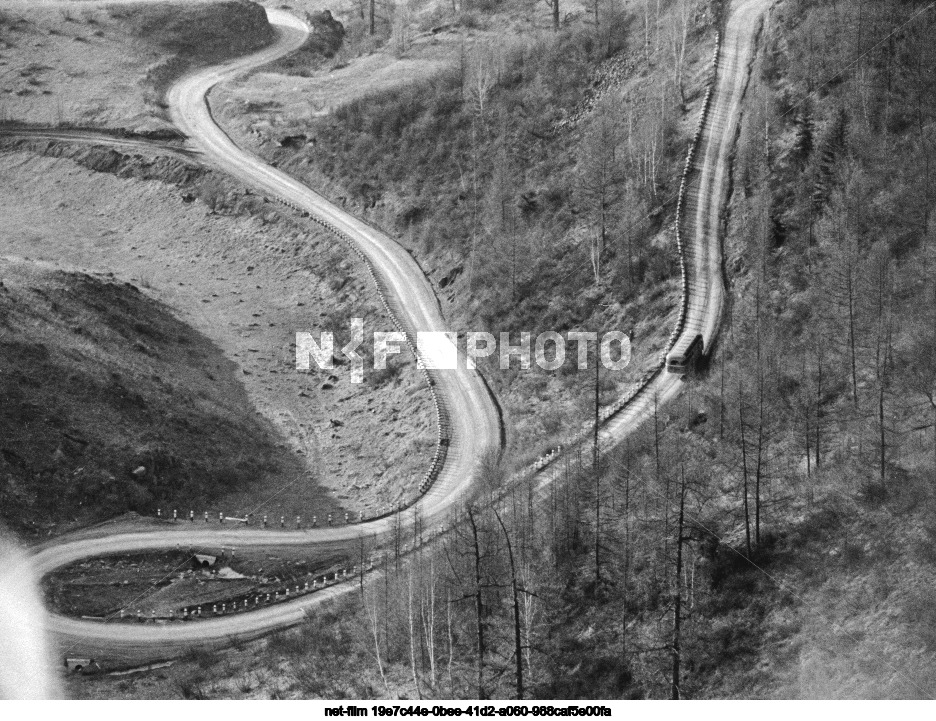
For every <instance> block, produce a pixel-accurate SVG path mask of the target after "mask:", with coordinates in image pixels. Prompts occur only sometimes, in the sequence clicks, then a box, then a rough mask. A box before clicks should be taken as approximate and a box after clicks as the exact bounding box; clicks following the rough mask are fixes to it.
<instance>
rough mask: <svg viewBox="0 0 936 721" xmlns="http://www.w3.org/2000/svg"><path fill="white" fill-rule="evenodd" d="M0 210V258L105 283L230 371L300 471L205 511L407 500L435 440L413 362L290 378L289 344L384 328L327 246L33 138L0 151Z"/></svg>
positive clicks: (363, 281)
mask: <svg viewBox="0 0 936 721" xmlns="http://www.w3.org/2000/svg"><path fill="white" fill-rule="evenodd" d="M37 152H38V153H41V155H39V154H37ZM92 168H94V169H95V170H92ZM98 171H102V172H98ZM155 178H160V180H155ZM170 183H172V184H170ZM0 208H2V209H3V216H4V218H5V220H6V223H5V224H4V226H3V228H2V229H0V247H2V248H3V253H4V255H6V256H7V257H13V258H17V259H29V260H30V261H43V262H47V263H50V264H51V265H52V266H53V267H64V268H76V269H88V270H94V271H101V272H110V273H113V274H114V276H115V278H117V279H119V280H122V281H130V282H132V283H134V284H135V285H137V286H138V287H140V288H141V289H142V290H143V292H144V293H146V294H147V295H150V296H152V297H153V298H155V299H157V300H159V301H161V302H163V303H165V304H166V305H167V306H169V307H171V308H172V309H173V310H174V311H175V312H176V313H178V316H179V318H180V320H181V321H183V322H185V323H187V324H189V325H191V326H192V327H193V328H194V329H196V330H197V331H199V332H201V333H203V334H204V336H206V337H207V338H208V339H209V340H210V341H212V342H213V343H214V344H216V345H217V346H218V347H219V348H220V349H221V350H222V352H223V353H224V356H225V357H226V358H227V359H229V360H230V361H232V362H233V366H232V369H231V370H229V371H228V372H233V374H234V377H235V378H236V381H237V382H238V383H242V384H243V387H244V388H245V390H246V396H247V402H248V403H250V404H251V405H252V406H253V407H254V408H255V409H256V412H257V413H258V414H260V415H261V416H262V417H263V419H265V420H266V421H268V422H269V423H271V424H272V427H273V432H274V433H275V434H278V436H279V437H280V439H281V441H282V442H283V443H284V444H285V445H286V447H287V448H288V450H289V452H290V453H291V455H292V456H294V457H295V458H296V459H297V462H298V464H299V467H300V471H299V472H298V473H285V472H284V473H280V474H271V475H269V476H268V477H266V478H257V479H254V480H253V481H252V483H251V485H250V487H249V488H239V489H226V492H225V493H224V494H223V495H221V496H219V497H218V498H217V499H216V500H217V503H223V504H224V509H223V510H224V511H225V512H227V513H239V512H240V513H246V512H247V511H250V510H252V511H254V512H255V513H256V514H259V515H262V514H264V513H268V514H269V515H270V517H271V518H276V519H277V520H278V518H279V516H280V515H285V516H286V517H287V518H294V516H295V515H302V516H303V517H304V518H305V519H307V520H308V519H310V517H311V515H312V514H317V515H319V516H320V517H323V516H324V515H325V513H326V512H327V511H329V510H341V509H350V510H351V511H353V512H355V513H357V512H358V511H364V512H365V513H367V514H368V515H372V514H373V513H375V512H378V511H381V510H383V509H384V508H385V507H386V506H388V505H390V504H393V503H396V502H397V501H398V500H399V499H400V498H401V497H402V496H403V495H404V494H405V493H407V492H410V493H412V491H413V488H412V486H413V485H414V484H416V483H418V481H419V478H420V476H421V473H422V472H423V470H424V468H425V466H426V465H427V464H428V462H429V460H430V458H431V456H432V452H433V450H434V449H433V446H432V439H434V436H435V429H434V428H433V427H432V420H433V418H434V415H433V414H432V413H431V408H430V401H429V397H428V393H427V392H426V389H425V387H424V384H423V381H422V378H421V376H420V375H419V374H417V373H416V372H415V369H414V366H413V364H412V362H411V360H410V359H408V358H401V359H400V360H396V359H394V360H392V361H391V364H390V367H389V369H388V370H387V371H385V372H379V373H374V372H368V373H367V374H366V376H365V383H363V384H353V383H351V382H350V377H349V373H348V372H347V370H346V367H345V366H342V365H340V364H339V365H337V366H336V369H335V370H334V371H317V370H314V371H312V372H309V373H300V372H297V371H296V370H295V350H294V339H295V333H296V332H297V331H312V332H316V331H319V330H322V329H334V330H335V331H337V335H336V346H339V347H340V345H342V344H343V342H344V341H343V337H346V336H347V331H346V329H347V328H348V325H349V321H350V318H352V317H361V318H363V319H364V322H365V330H366V331H367V332H370V331H372V330H390V325H389V321H388V319H387V318H386V317H385V316H384V315H383V312H382V311H381V309H380V307H379V305H378V302H377V300H376V295H375V293H374V290H373V288H371V287H370V283H369V281H368V280H367V278H366V275H365V274H364V272H363V268H362V267H360V266H359V265H358V263H357V262H356V261H352V259H351V257H350V254H349V253H348V252H347V250H346V248H345V247H344V246H343V245H341V244H340V243H339V242H338V241H337V240H335V239H334V237H333V236H331V235H329V234H327V233H324V232H322V231H315V230H314V229H312V228H306V227H301V226H299V225H297V224H296V223H294V222H292V221H290V220H288V219H286V218H285V217H284V216H282V215H281V214H280V211H279V209H278V207H275V206H274V205H273V204H272V203H269V202H266V200H265V199H264V198H262V197H259V196H257V195H255V194H251V193H250V192H249V191H247V190H245V189H243V188H240V187H237V186H235V185H233V184H231V183H230V182H229V181H227V180H225V179H224V177H223V176H220V175H218V174H214V173H212V172H209V171H206V170H204V169H202V168H199V167H198V166H195V165H192V164H188V163H186V162H185V161H182V160H178V159H166V158H163V157H159V156H157V155H153V156H146V155H145V154H135V155H133V156H128V155H124V154H122V153H120V152H119V151H116V150H114V149H107V148H92V149H89V148H87V147H77V146H67V145H63V144H58V143H45V142H42V141H38V142H37V141H30V148H29V149H27V148H25V147H23V146H22V145H21V144H20V145H18V146H17V147H16V148H9V147H8V148H7V149H6V150H5V151H3V153H2V154H0ZM53 450H54V449H53ZM195 482H197V479H196V480H195ZM284 488H286V490H282V489H284ZM329 496H330V498H329ZM268 499H272V500H269V501H268V502H266V503H265V504H264V501H267V500H268ZM187 510H188V509H186V511H185V512H186V513H187ZM196 510H198V509H196Z"/></svg>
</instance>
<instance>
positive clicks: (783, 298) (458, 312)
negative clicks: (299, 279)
mask: <svg viewBox="0 0 936 721" xmlns="http://www.w3.org/2000/svg"><path fill="white" fill-rule="evenodd" d="M497 7H499V6H498V4H497V3H491V7H490V8H488V10H490V11H493V10H495V9H496V8H497ZM594 7H595V9H596V10H595V14H594V15H592V14H590V13H589V14H586V15H582V16H576V17H573V18H571V19H570V20H568V21H566V22H563V23H561V27H560V28H559V30H558V32H556V33H555V34H554V35H550V36H549V37H540V38H538V39H537V40H536V41H535V42H530V43H526V44H522V45H518V46H516V47H512V46H504V47H502V48H492V47H491V46H485V45H483V44H476V45H474V46H473V47H471V48H466V50H465V53H464V55H463V59H462V62H461V63H459V64H458V66H457V68H455V69H454V70H451V71H446V72H444V73H441V74H440V75H439V77H437V78H434V79H432V80H431V81H426V82H422V83H418V84H414V85H412V86H410V87H405V88H403V89H395V90H394V91H392V92H386V93H381V94H378V95H375V96H369V97H367V98H364V99H361V100H355V101H353V102H351V103H349V104H347V105H344V106H341V107H338V108H336V109H335V110H334V111H333V112H332V113H330V114H329V115H327V116H324V117H322V118H316V119H314V120H311V121H308V122H306V123H305V124H304V125H302V126H297V127H280V128H279V131H280V132H281V134H290V135H289V137H292V135H291V134H296V133H302V134H304V135H305V136H307V137H309V138H314V139H315V141H316V142H315V143H314V144H312V143H310V144H309V145H307V146H305V148H304V149H300V150H298V151H297V150H296V149H295V148H291V147H288V146H283V145H280V146H279V147H277V148H276V149H274V150H269V149H268V150H267V152H269V153H270V154H271V155H273V156H274V158H275V160H276V161H277V162H278V163H279V164H281V166H282V167H284V168H286V169H287V170H289V172H291V173H294V174H296V175H297V176H299V177H302V178H303V179H304V180H306V181H307V182H309V183H310V184H312V185H318V186H319V187H321V186H323V185H325V184H326V180H323V179H327V187H326V189H327V190H328V191H329V194H330V195H332V197H335V198H336V199H339V200H340V201H341V202H344V203H346V204H347V205H348V206H349V208H352V209H355V210H359V211H360V212H362V213H364V214H365V215H366V216H367V217H368V218H369V219H370V220H372V221H374V222H379V223H381V224H383V225H385V226H387V227H388V228H389V229H390V230H392V231H394V232H395V233H397V234H398V235H400V236H401V237H402V238H403V241H404V242H405V243H406V244H407V245H408V247H410V249H411V250H412V251H413V253H414V254H415V255H416V257H417V258H418V259H419V260H420V262H421V263H422V264H423V267H425V268H427V270H428V272H429V273H430V275H431V276H432V278H433V280H434V281H435V282H436V284H437V287H438V288H439V289H440V290H441V291H442V294H443V296H444V298H445V301H444V302H445V303H446V311H447V312H448V313H449V314H450V315H451V317H453V318H454V319H455V320H456V321H457V322H459V323H463V324H465V325H468V324H472V323H480V324H481V326H482V327H486V328H494V329H496V330H519V329H521V328H522V329H524V330H529V331H538V330H545V329H547V328H548V329H556V330H563V331H565V330H573V329H576V328H582V327H598V328H604V327H605V326H609V325H615V326H616V327H621V326H624V327H628V326H629V325H632V326H634V327H637V328H638V329H639V330H640V331H641V332H639V333H638V334H637V338H638V342H637V344H636V345H637V346H640V343H641V342H642V343H643V347H642V349H640V348H638V362H644V363H646V362H655V361H657V360H658V358H659V350H660V348H661V346H662V344H663V342H664V341H665V338H666V336H667V334H668V332H669V330H670V327H671V322H672V320H673V318H674V316H675V309H676V303H677V292H676V281H675V275H676V273H677V268H678V259H677V256H676V252H675V247H674V243H673V235H672V220H673V212H674V205H675V191H676V188H678V183H679V171H680V169H681V162H682V158H683V157H684V152H685V147H686V142H687V140H688V139H689V138H690V137H691V134H692V131H693V130H694V122H695V119H696V117H697V115H696V112H695V111H696V110H697V109H698V105H699V103H700V101H701V97H702V93H703V92H704V79H705V77H706V67H707V66H706V60H707V59H708V58H710V56H711V49H712V43H713V40H714V34H715V31H716V30H717V29H718V27H719V23H720V18H721V17H722V15H723V14H724V8H722V7H721V6H720V5H719V4H714V3H712V4H710V3H705V2H701V3H692V2H689V1H688V0H674V1H673V2H660V3H659V4H654V3H642V2H638V3H636V4H634V5H632V6H631V5H628V6H623V7H618V8H615V9H612V8H611V7H610V4H609V5H608V6H605V5H604V4H601V3H595V6H594ZM537 8H538V11H539V12H545V10H543V8H542V7H541V6H537ZM453 11H454V6H453ZM460 11H461V14H460V15H459V20H458V22H460V23H466V22H468V21H467V20H466V19H465V16H464V14H465V12H469V11H470V12H473V13H475V15H474V17H475V18H477V17H482V18H483V16H484V12H485V10H484V9H478V8H476V7H472V6H469V5H468V4H465V6H463V7H461V6H460ZM595 18H597V22H596V21H595ZM476 21H477V20H473V21H472V22H476ZM934 31H936V5H934V4H932V3H925V2H916V1H913V2H900V1H897V0H881V1H876V0H837V2H834V3H827V2H818V1H815V2H812V1H809V0H785V1H784V2H780V3H778V4H777V5H775V6H774V8H773V9H772V11H771V13H770V14H769V16H768V18H767V19H766V21H765V25H764V27H763V29H762V31H761V34H760V37H759V45H758V48H759V49H758V55H757V60H756V61H755V63H754V65H753V67H752V75H751V80H750V83H749V85H748V90H747V93H746V97H745V101H744V111H743V117H742V124H741V129H740V133H739V137H738V142H737V148H736V152H735V155H734V158H733V165H732V171H733V191H732V194H731V199H730V203H729V207H728V209H727V213H726V216H725V223H726V227H725V236H724V251H725V257H726V262H725V278H726V282H727V285H728V296H729V305H728V310H727V313H726V316H725V318H724V320H723V323H722V326H721V331H720V335H719V340H718V344H717V346H716V347H715V348H714V349H713V350H712V353H711V355H710V357H709V358H708V360H707V363H705V365H704V367H701V368H699V369H698V372H697V373H695V374H694V375H693V376H692V377H691V378H690V379H689V380H688V381H687V384H686V388H685V389H684V392H683V393H682V395H681V396H680V397H679V399H678V400H677V401H676V402H673V403H670V404H667V405H660V406H659V407H658V408H656V410H655V412H654V414H653V418H652V420H651V422H649V423H647V424H645V425H644V426H643V427H642V428H640V429H639V431H638V432H637V433H635V434H634V435H632V436H631V437H630V438H629V439H628V440H627V441H626V442H625V443H623V444H622V445H621V446H619V447H618V448H616V449H615V450H614V451H613V452H610V453H605V454H597V453H589V452H584V453H582V454H575V455H572V454H566V455H565V456H564V457H563V458H562V460H561V461H560V463H561V464H562V469H563V478H562V480H561V481H560V482H558V483H554V484H552V485H550V486H549V487H548V488H547V489H546V490H545V491H541V492H540V491H537V490H536V489H535V488H534V486H533V485H532V483H531V482H527V483H519V484H516V485H513V486H510V487H507V484H506V479H507V478H508V477H509V476H510V474H511V472H512V471H513V470H514V469H515V468H516V467H518V466H520V465H522V464H523V463H524V462H526V461H527V460H528V459H529V456H530V455H531V454H532V455H536V453H537V452H539V451H540V450H541V449H542V448H543V447H548V446H550V445H552V444H554V443H555V442H556V441H557V440H561V439H562V438H563V437H565V436H566V435H568V434H569V433H570V429H571V430H572V431H575V430H578V428H579V426H580V425H581V422H582V421H583V420H586V419H587V418H589V417H590V414H591V413H592V412H593V409H594V405H595V396H596V395H598V400H599V402H600V403H606V402H609V400H610V399H611V398H612V397H613V395H614V393H615V392H618V391H619V390H620V388H621V387H622V386H624V385H625V384H626V382H627V381H628V380H630V379H632V377H633V376H627V377H625V378H616V377H602V378H599V383H598V384H596V383H595V379H594V376H593V375H591V374H574V373H573V374H566V375H562V372H561V371H559V372H556V373H555V374H545V373H541V372H536V371H531V372H529V373H522V372H518V371H517V370H516V369H513V370H510V371H506V372H503V373H498V372H497V371H496V370H495V369H493V368H489V369H486V372H489V373H490V374H491V378H492V382H493V384H494V385H495V387H496V388H497V390H498V393H499V395H500V396H501V398H502V399H506V402H505V406H506V408H507V412H508V414H507V417H508V422H509V423H513V424H514V425H513V426H511V427H509V428H508V437H509V438H512V439H513V443H512V444H511V445H509V446H508V448H507V450H506V452H505V454H504V456H503V457H502V458H496V457H491V458H487V459H483V472H482V474H481V475H482V478H481V483H480V484H479V488H478V491H477V493H476V495H475V496H474V497H473V498H471V499H470V500H469V501H468V502H466V503H465V504H463V505H462V507H461V508H459V509H458V511H457V512H456V513H455V514H454V516H453V518H452V519H451V522H450V523H448V524H446V526H447V528H448V529H449V530H448V531H447V532H446V533H445V534H444V535H442V536H441V537H439V538H438V539H436V540H435V541H433V542H431V543H427V544H423V543H422V540H423V539H424V538H425V537H428V536H430V535H434V534H435V532H436V531H437V530H438V529H434V528H427V527H425V524H424V523H423V522H422V521H421V519H419V518H418V517H409V518H406V519H401V521H400V526H399V532H398V533H397V537H396V539H395V542H394V543H393V544H391V547H390V549H389V550H388V551H387V552H386V553H384V554H383V555H381V556H378V557H377V558H376V559H374V560H375V561H376V562H377V563H379V564H382V566H383V571H384V572H383V573H378V574H373V575H370V576H365V577H364V578H363V580H362V581H361V583H360V585H359V587H358V588H357V589H356V591H355V593H354V594H349V597H348V598H347V599H346V600H344V601H342V602H341V603H340V604H337V605H336V606H335V607H333V608H331V609H330V612H329V613H323V614H317V615H315V616H314V617H311V618H310V620H309V622H308V623H307V624H305V625H304V626H302V627H301V628H299V629H295V630H292V631H287V632H283V633H280V634H277V635H275V636H273V637H271V638H270V639H269V640H268V641H265V642H261V643H262V646H261V647H260V649H259V650H257V652H256V653H252V654H248V655H249V656H250V658H249V665H242V666H239V665H237V664H242V663H247V662H244V661H241V660H238V659H237V657H236V655H232V656H231V657H227V658H226V659H225V662H224V666H223V668H222V670H221V672H220V673H221V674H222V675H223V676H224V677H225V678H240V679H242V681H238V682H237V684H238V689H240V690H241V691H242V692H243V693H245V694H246V693H249V692H251V691H253V689H254V688H255V687H256V685H257V684H264V683H267V682H270V678H271V673H272V672H271V671H269V669H271V668H272V669H276V671H275V674H274V675H275V676H276V677H277V678H278V679H280V680H279V681H277V683H276V688H277V689H282V693H284V694H285V693H290V694H295V695H299V696H306V697H326V698H337V697H342V696H346V697H350V698H368V697H404V698H406V697H408V698H446V697H456V698H481V699H483V698H513V697H523V698H562V699H573V698H584V699H602V698H644V697H649V698H671V697H672V698H879V697H886V698H895V697H896V698H905V697H906V698H928V697H932V696H933V695H934V694H936V684H934V678H936V673H934V668H936V607H934V606H933V604H932V603H931V598H932V589H933V588H934V582H936V504H934V498H933V482H934V473H936V395H934V394H936V357H934V350H936V274H934V272H933V271H934V266H936V247H934V246H936V242H934V241H936V239H934V237H933V236H934V231H933V228H932V219H931V215H932V212H931V211H932V208H933V195H934V187H933V177H932V176H933V173H934V167H933V162H934V148H936V49H934V48H933V46H932V42H931V38H932V37H933V34H934ZM387 33H388V34H387V38H386V40H387V41H388V42H390V41H391V40H393V37H394V36H393V35H392V34H391V33H390V29H389V28H388V29H387ZM607 73H615V74H616V79H615V82H614V83H610V84H608V83H606V80H604V79H603V78H606V77H607ZM605 87H610V90H609V91H607V92H604V91H602V92H597V90H596V89H600V88H605ZM587 88H591V89H592V90H587ZM473 329H481V328H477V327H475V328H473ZM641 353H642V354H643V355H642V356H641V355H640V354H641ZM648 359H649V360H648ZM636 365H638V364H635V366H636ZM638 370H639V368H635V369H634V372H635V374H636V372H637V371H638ZM596 385H597V386H598V388H597V390H596ZM534 398H535V399H536V402H534V401H533V399H534ZM523 405H526V406H527V407H533V408H535V411H533V412H528V413H527V414H523V412H522V410H520V407H521V406H523ZM511 413H513V415H512V416H511ZM518 438H519V439H520V440H519V441H518V440H517V439H518ZM410 522H411V525H409V524H410ZM410 544H413V545H415V546H416V547H417V550H416V551H414V552H413V554H412V555H407V554H405V553H403V550H404V548H405V547H407V546H408V545H410ZM369 552H370V548H369V547H368V546H367V544H366V543H365V542H362V547H361V556H362V559H361V560H362V561H363V560H364V557H365V556H366V555H367V554H368V553H369ZM188 661H189V662H190V663H191V664H193V665H194V666H197V668H196V670H195V671H194V672H193V674H192V675H191V676H190V677H189V678H188V679H187V680H186V682H185V684H184V686H183V687H181V688H180V691H181V692H182V693H183V695H186V696H204V695H212V688H213V683H214V682H213V681H211V678H212V674H216V673H218V672H216V671H212V668H213V666H214V664H216V663H217V660H216V659H214V658H211V657H209V656H208V655H207V654H199V653H197V652H193V654H192V656H191V658H190V659H188ZM238 674H241V675H240V676H238ZM261 674H263V678H262V679H261ZM241 683H242V684H243V688H241V686H240V684H241ZM281 684H282V685H281ZM229 691H230V689H229ZM275 693H277V694H279V693H280V690H277V691H276V692H275Z"/></svg>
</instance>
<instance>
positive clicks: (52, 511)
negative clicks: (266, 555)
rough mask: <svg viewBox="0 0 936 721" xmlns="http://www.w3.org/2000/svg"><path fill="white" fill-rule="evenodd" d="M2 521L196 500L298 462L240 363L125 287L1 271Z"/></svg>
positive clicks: (33, 267) (65, 518)
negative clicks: (262, 415)
mask: <svg viewBox="0 0 936 721" xmlns="http://www.w3.org/2000/svg"><path fill="white" fill-rule="evenodd" d="M0 278H2V288H0V438H2V439H3V440H2V448H0V479H2V486H0V517H2V519H3V521H4V522H5V523H6V524H7V525H8V526H9V527H11V528H13V529H15V530H17V531H19V532H21V533H22V534H25V535H32V534H41V535H45V534H46V533H47V532H52V531H55V532H59V531H61V530H62V528H63V527H68V526H70V525H73V524H80V525H83V524H87V523H89V522H91V521H95V520H98V519H101V518H106V517H110V516H113V515H115V514H119V513H122V512H124V511H128V510H130V511H137V512H139V513H147V514H149V513H153V512H154V511H155V508H156V506H157V505H159V504H160V503H161V502H165V501H166V500H170V499H171V500H174V501H176V502H182V501H185V502H186V503H187V505H186V507H188V504H194V505H195V506H196V507H199V508H201V507H202V506H203V505H204V504H205V503H206V502H209V501H214V500H216V499H217V498H218V497H219V496H221V495H224V494H226V493H230V492H233V491H238V490H244V489H246V488H248V487H249V486H250V485H251V484H252V483H255V482H256V481H257V480H258V479H261V478H262V477H263V476H265V475H268V474H274V473H279V472H282V471H283V470H285V468H286V467H291V466H293V465H295V462H294V461H293V460H292V459H289V458H288V456H287V455H286V454H285V453H284V452H283V451H282V450H278V448H277V445H278V444H277V438H276V434H275V432H274V431H273V429H272V427H271V426H270V425H269V424H268V423H266V422H264V421H262V420H261V419H258V418H257V416H256V413H255V411H254V409H253V407H252V405H251V403H250V402H249V400H248V398H247V395H246V393H245V392H244V388H243V386H242V385H241V384H240V383H239V382H238V381H237V380H236V378H235V376H234V370H235V366H234V364H233V363H231V361H230V360H228V359H226V358H225V357H224V354H223V353H222V352H221V350H220V349H219V348H217V347H216V346H215V345H214V344H212V343H211V342H210V341H209V340H208V339H207V338H205V337H204V336H203V335H201V334H200V333H198V332H196V331H194V330H193V329H192V328H190V327H189V326H187V325H186V324H184V323H182V322H181V321H180V320H178V319H177V318H176V317H175V315H174V314H173V313H172V312H171V311H170V310H169V309H168V308H167V307H166V306H164V305H162V304H161V303H158V302H156V301H154V300H152V299H150V298H148V297H147V296H146V295H144V294H142V293H141V292H140V290H139V289H138V288H137V287H135V286H133V285H131V284H129V283H121V282H116V281H113V280H108V279H107V278H106V277H101V276H95V275H89V274H85V273H69V272H63V271H57V270H51V269H49V268H48V267H45V266H43V265H37V264H33V263H30V262H28V261H9V260H8V261H3V263H2V265H0Z"/></svg>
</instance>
